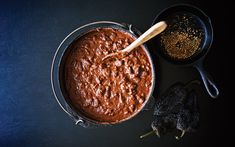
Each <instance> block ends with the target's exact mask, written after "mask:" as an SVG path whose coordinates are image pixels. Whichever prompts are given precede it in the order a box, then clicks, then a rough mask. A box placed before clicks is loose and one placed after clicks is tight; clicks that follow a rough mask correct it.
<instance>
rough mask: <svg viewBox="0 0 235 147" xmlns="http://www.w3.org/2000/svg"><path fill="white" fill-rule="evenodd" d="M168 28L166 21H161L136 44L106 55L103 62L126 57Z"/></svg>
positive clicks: (136, 41) (137, 40)
mask: <svg viewBox="0 0 235 147" xmlns="http://www.w3.org/2000/svg"><path fill="white" fill-rule="evenodd" d="M166 27H167V24H166V22H165V21H160V22H158V23H156V24H155V25H153V26H152V27H151V28H149V29H148V30H147V31H146V32H144V34H142V35H141V36H140V37H139V38H137V39H136V40H135V41H134V42H132V43H131V44H130V45H129V46H127V47H126V48H125V49H123V50H120V51H117V52H115V53H111V54H108V55H106V56H105V57H104V58H103V59H102V61H104V60H106V59H108V58H112V57H114V56H115V57H124V56H126V55H127V54H128V53H129V52H131V51H132V50H134V49H135V48H137V47H138V46H140V45H142V44H143V43H145V42H146V41H148V40H150V39H151V38H153V37H155V36H156V35H158V34H160V33H161V32H163V31H164V30H165V29H166Z"/></svg>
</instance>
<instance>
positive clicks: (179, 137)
mask: <svg viewBox="0 0 235 147" xmlns="http://www.w3.org/2000/svg"><path fill="white" fill-rule="evenodd" d="M184 134H185V130H183V131H182V133H181V135H180V136H175V139H177V140H180V139H181V138H182V137H183V136H184Z"/></svg>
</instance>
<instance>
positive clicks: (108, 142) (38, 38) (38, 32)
mask: <svg viewBox="0 0 235 147" xmlns="http://www.w3.org/2000/svg"><path fill="white" fill-rule="evenodd" d="M182 2H186V3H190V4H194V5H196V6H198V7H200V8H201V9H202V10H204V11H205V12H206V13H207V14H208V15H209V16H210V17H211V20H212V23H213V26H214V33H215V38H214V43H213V45H212V48H211V50H210V52H209V54H208V55H207V57H206V59H205V62H204V63H205V68H206V69H207V71H208V72H209V73H211V75H212V76H213V78H214V80H215V82H216V83H217V85H218V87H219V89H220V91H221V95H220V97H219V98H218V99H216V100H215V99H212V98H210V97H209V96H208V95H207V93H206V92H205V89H204V87H197V91H198V93H199V103H200V112H201V116H200V128H199V130H198V131H197V132H195V133H190V134H186V135H185V136H184V138H183V139H182V140H180V141H177V140H175V139H174V135H175V134H169V135H166V136H164V137H162V138H161V139H159V138H157V137H156V136H151V137H148V138H146V139H142V140H141V139H139V135H141V134H143V133H145V132H146V131H150V130H151V128H150V124H151V121H152V119H153V118H152V111H145V112H141V113H140V114H139V115H138V116H137V117H135V118H134V119H132V120H130V121H127V122H124V123H121V124H119V125H115V126H112V127H102V128H95V129H85V128H82V127H81V126H76V125H75V124H74V122H73V121H72V120H71V119H70V118H69V117H68V116H67V115H66V114H65V113H64V112H63V111H62V110H61V109H60V107H59V106H58V104H57V103H56V101H55V99H54V96H53V93H52V90H51V84H50V66H51V62H52V58H53V55H54V53H55V50H56V48H57V47H58V45H59V43H60V42H61V41H62V40H63V38H64V37H65V36H66V35H67V34H68V33H69V32H71V31H72V30H74V29H75V28H77V27H78V26H81V25H83V24H86V23H88V22H92V21H97V20H111V21H117V22H126V23H131V24H133V25H134V26H136V27H137V28H139V29H140V30H141V31H145V30H146V29H147V28H148V27H149V26H150V25H151V22H152V20H153V19H154V17H155V15H157V14H158V13H159V12H160V11H161V10H162V9H164V8H166V7H169V6H170V5H172V4H176V3H182ZM213 3H214V5H213V6H211V4H210V3H209V2H206V1H201V2H200V1H197V0H195V1H190V0H185V1H181V0H175V1H173V0H172V1H170V0H149V1H147V0H140V1H137V0H132V1H131V0H129V1H128V0H109V1H98V0H97V1H94V0H81V1H79V0H77V1H76V0H74V1H69V0H67V1H52V0H47V1H26V0H22V1H10V0H8V1H1V4H0V147H8V146H13V147H15V146H18V147H20V146H23V147H47V146H48V147H49V146H50V147H52V146H79V147H90V146H97V147H106V146H107V147H108V146H112V147H120V146H123V147H124V146H127V147H132V146H133V147H137V146H148V147H150V146H156V147H162V146H165V147H167V146H185V147H189V146H190V147H193V146H195V147H196V146H197V147H198V146H202V145H211V146H212V145H218V144H223V145H225V144H226V143H228V142H229V141H230V138H229V137H228V136H229V135H228V134H227V131H229V130H230V126H229V124H230V119H229V112H230V111H229V109H230V104H229V101H230V99H231V98H232V97H229V95H228V93H227V92H228V86H227V85H226V84H227V83H228V79H229V77H228V67H229V65H228V63H229V59H228V58H227V53H228V51H227V50H229V46H228V45H227V44H228V43H227V42H229V37H228V34H229V33H228V31H229V29H228V27H227V26H226V25H225V22H226V21H225V20H226V19H227V17H228V16H227V13H228V11H229V10H228V9H226V10H224V11H222V12H221V11H219V9H220V7H219V6H218V4H219V5H220V3H219V2H213ZM223 3H224V6H226V5H228V4H226V2H223ZM216 4H217V6H216ZM230 40H231V39H230ZM230 49H231V48H230ZM156 68H157V70H158V75H159V78H160V79H159V82H158V87H157V88H158V89H157V90H158V91H159V93H161V92H163V91H164V90H165V89H166V88H167V87H169V86H170V85H171V84H173V83H174V82H176V81H189V80H192V79H200V77H199V74H198V73H197V71H196V70H195V69H193V68H182V67H177V66H174V65H171V64H169V63H167V62H165V61H164V60H162V59H161V58H160V62H159V66H158V67H156ZM230 113H231V112H230Z"/></svg>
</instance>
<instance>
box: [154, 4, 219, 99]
mask: <svg viewBox="0 0 235 147" xmlns="http://www.w3.org/2000/svg"><path fill="white" fill-rule="evenodd" d="M174 14H177V15H181V14H182V15H183V14H184V15H187V16H190V17H191V18H192V19H193V20H192V21H193V23H194V25H196V27H198V28H201V29H202V30H203V31H204V37H203V40H202V41H201V44H200V47H199V49H198V51H197V52H196V53H195V54H193V55H192V56H191V57H189V58H186V59H183V60H179V59H174V58H171V57H169V55H167V54H166V53H165V52H164V49H163V47H161V44H160V37H159V36H156V37H155V38H153V39H152V41H151V44H152V45H153V46H157V47H158V49H157V52H158V53H159V54H160V56H162V57H163V58H164V59H165V60H167V61H168V62H170V63H173V64H177V65H182V66H193V67H195V68H196V69H197V70H198V71H199V73H200V75H201V79H202V81H203V83H204V85H205V88H206V90H207V92H208V94H209V95H210V96H211V97H212V98H216V97H218V96H219V90H218V88H217V86H216V85H215V83H214V82H213V80H212V79H211V76H210V75H209V74H208V73H207V72H206V71H205V70H204V68H203V64H202V63H203V60H204V58H205V56H206V54H207V53H208V51H209V50H210V47H211V44H212V41H213V28H212V24H211V20H210V18H209V17H208V16H207V15H206V14H205V13H204V12H203V11H202V10H201V9H199V8H197V7H195V6H192V5H186V4H180V5H174V6H171V7H169V8H167V9H165V10H163V11H162V12H161V13H160V14H159V15H158V16H156V17H155V19H154V21H153V23H152V25H154V24H156V23H157V22H159V21H162V20H164V21H166V22H167V23H170V21H171V20H170V16H172V15H174ZM175 23H177V22H175ZM159 47H160V49H159Z"/></svg>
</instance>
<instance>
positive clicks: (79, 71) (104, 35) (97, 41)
mask: <svg viewBox="0 0 235 147" xmlns="http://www.w3.org/2000/svg"><path fill="white" fill-rule="evenodd" d="M133 41H134V38H133V37H132V36H131V35H129V34H128V33H125V32H123V31H120V30H116V29H111V28H99V29H94V30H91V31H90V32H88V33H86V34H84V35H83V36H81V37H79V38H78V39H77V40H75V41H74V42H73V43H72V44H71V45H70V46H69V49H70V50H71V51H70V53H69V55H68V56H67V59H66V61H65V66H64V70H65V87H66V91H67V94H68V97H69V99H70V101H71V103H72V105H73V106H74V107H75V109H77V110H78V111H79V112H81V113H82V114H83V115H85V116H86V117H88V118H90V119H92V120H95V121H98V122H105V123H112V122H119V121H121V120H124V119H126V118H129V117H130V116H131V115H133V114H135V113H136V112H138V111H139V110H140V109H141V108H142V106H143V105H144V103H145V102H146V101H147V100H146V98H147V97H148V95H149V92H150V88H151V86H152V71H151V70H152V69H151V65H150V62H149V59H148V56H147V54H146V52H145V51H144V49H143V46H141V47H138V49H135V50H134V51H132V52H131V53H130V54H129V55H128V56H126V57H125V58H122V59H114V60H112V61H110V60H109V61H105V62H102V64H101V60H102V58H103V57H105V55H107V54H109V53H112V52H116V51H117V50H122V49H124V48H125V47H127V46H128V45H129V44H130V43H131V42H133Z"/></svg>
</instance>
